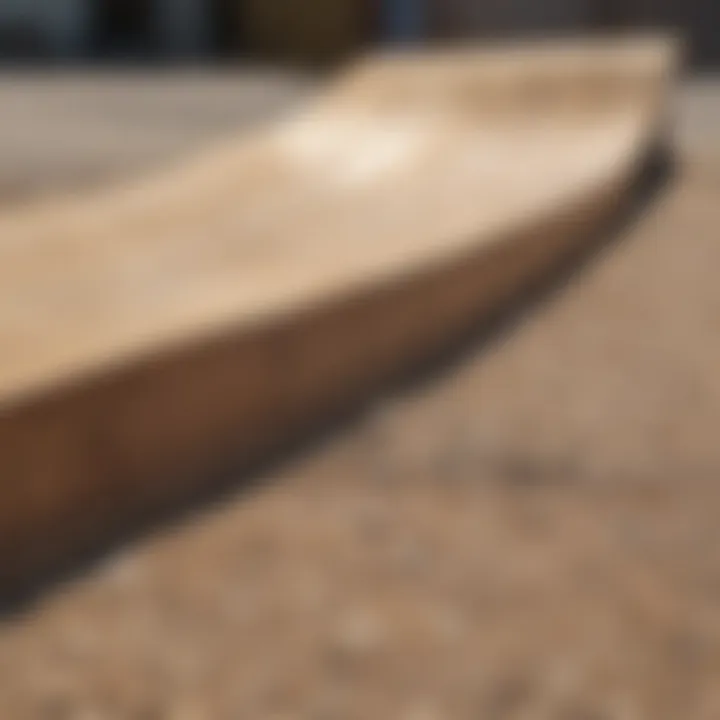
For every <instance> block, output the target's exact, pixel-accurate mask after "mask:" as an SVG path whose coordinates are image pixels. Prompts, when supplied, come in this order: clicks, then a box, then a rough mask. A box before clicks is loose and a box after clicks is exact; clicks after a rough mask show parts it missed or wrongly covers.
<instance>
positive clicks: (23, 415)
mask: <svg viewBox="0 0 720 720" xmlns="http://www.w3.org/2000/svg"><path fill="white" fill-rule="evenodd" d="M675 63H676V52H675V46H674V44H673V43H672V42H669V41H666V40H665V39H662V38H649V39H648V38H642V39H636V40H628V41H621V42H600V43H598V42H587V43H586V42H583V41H578V42H574V43H560V44H554V43H539V44H520V45H517V46H512V47H510V48H507V49H499V50H498V49H492V50H486V51H477V50H460V49H451V50H448V51H445V52H438V53H435V54H434V53H425V52H421V53H419V54H417V55H413V54H412V53H410V54H400V55H399V56H397V57H395V56H391V57H390V58H383V57H381V58H380V59H378V60H371V61H369V62H366V63H361V64H360V66H359V67H358V68H357V69H356V70H354V71H352V72H351V73H350V74H349V75H348V76H347V77H346V78H345V79H344V80H343V81H341V82H340V83H339V85H337V86H333V87H331V88H330V89H329V90H328V91H327V93H325V95H323V96H322V97H321V98H320V99H319V100H318V101H317V102H316V103H315V104H313V105H311V106H310V107H309V108H308V109H307V110H306V111H305V112H303V113H301V114H300V115H299V116H297V117H295V118H291V119H289V120H287V121H284V122H281V123H279V124H277V125H271V126H268V127H267V128H265V129H262V130H259V131H258V132H256V133H255V134H253V135H250V136H245V135H243V136H242V137H240V138H238V139H237V140H232V139H230V140H228V141H226V142H225V143H223V144H222V145H221V146H220V147H218V148H217V149H216V150H211V151H208V153H207V154H203V155H202V156H200V157H199V158H197V159H192V160H189V161H187V162H186V163H184V164H180V165H174V166H172V167H170V168H169V169H168V170H167V171H163V172H160V173H159V174H154V175H152V176H149V177H147V178H145V179H143V180H138V181H135V182H133V183H131V184H129V185H121V186H120V187H116V188H110V189H106V190H102V191H97V192H94V193H90V194H87V195H84V196H82V197H81V198H79V199H77V200H74V201H69V200H66V201H59V202H53V201H50V202H47V203H44V204H43V203H39V204H36V205H35V204H34V205H30V206H27V207H20V208H16V209H14V210H8V211H6V212H5V213H4V214H2V215H0V235H1V236H2V238H3V242H2V246H0V287H1V288H2V293H3V298H4V300H3V302H2V303H0V305H2V308H3V312H2V323H1V324H0V347H2V348H4V352H3V354H2V360H1V362H0V444H1V445H2V447H3V448H4V450H3V454H2V461H1V462H0V477H2V478H3V479H5V478H8V479H10V481H9V482H7V483H6V484H5V485H4V488H3V489H4V492H5V494H4V496H3V503H2V509H0V529H1V530H0V559H1V560H2V572H0V580H4V581H6V582H10V581H11V580H12V579H14V578H15V577H16V576H22V575H23V574H25V573H27V572H32V571H34V570H37V569H38V568H42V567H44V566H46V565H47V564H48V563H52V562H53V561H55V560H57V559H58V557H59V556H62V555H63V554H65V553H69V554H71V553H72V552H74V551H77V550H78V548H81V549H84V548H86V547H88V546H92V545H94V544H95V541H96V538H97V536H98V535H99V536H105V535H107V534H111V533H112V532H115V531H119V530H120V529H121V528H122V527H123V526H124V525H125V524H126V523H127V522H130V521H131V520H132V519H134V518H135V516H136V515H138V514H142V513H143V512H147V511H148V509H150V510H154V509H157V508H158V507H162V506H163V505H165V504H168V503H170V502H173V501H175V500H177V499H184V498H185V497H186V496H188V495H189V494H191V493H192V492H193V491H196V490H197V488H198V487H199V486H202V487H204V486H205V483H206V481H205V478H206V477H208V476H212V475H213V474H214V472H213V471H217V470H222V469H224V468H225V467H228V466H230V465H236V464H237V463H238V462H239V463H247V462H248V461H251V460H254V459H256V458H257V457H260V456H261V455H263V454H264V453H265V452H267V451H268V449H269V448H272V447H275V446H277V445H278V443H280V442H284V441H286V440H288V439H289V438H292V437H294V436H295V435H297V434H298V433H301V432H302V431H303V429H305V428H307V427H308V426H310V425H312V424H313V423H316V422H318V421H320V420H322V419H324V418H326V417H328V416H331V415H333V414H334V413H336V412H338V411H340V410H342V409H344V408H346V407H348V406H350V405H352V404H353V403H355V402H357V401H358V400H359V399H360V398H362V397H365V396H367V394H368V393H370V392H371V391H372V390H373V389H374V388H376V387H377V386H378V385H380V384H381V383H383V382H386V381H387V380H388V379H390V378H392V377H394V376H395V375H397V373H399V372H401V371H403V370H406V369H407V367H409V366H410V365H412V364H415V363H417V362H418V361H419V360H420V359H422V358H427V357H428V356H430V355H432V354H433V353H435V352H437V351H438V349H439V348H441V347H443V346H444V345H446V344H447V343H449V342H450V341H452V340H453V339H455V338H457V337H458V336H460V335H462V334H463V333H464V332H466V331H467V330H468V329H469V328H471V327H474V326H475V325H476V323H477V322H478V321H480V320H482V319H485V318H487V317H488V316H489V314H491V313H492V312H495V311H497V309H498V308H499V307H500V306H502V305H503V304H505V303H507V302H508V300H509V299H511V298H512V297H514V296H516V295H517V294H518V293H520V292H521V291H522V290H523V288H526V287H527V286H528V284H532V283H534V282H535V281H537V279H538V278H539V277H542V276H543V274H544V273H546V272H547V271H548V270H549V269H550V268H551V267H553V266H554V265H555V264H556V263H558V262H559V261H560V260H561V259H562V258H564V257H566V256H567V255H568V254H569V253H571V252H573V251H574V250H575V249H577V248H578V247H580V246H582V245H583V243H584V242H586V241H587V240H588V239H589V237H590V236H591V235H594V234H595V233H596V232H598V231H599V230H601V229H602V228H603V227H604V226H605V224H606V223H607V222H609V221H610V220H611V219H612V218H613V217H614V216H615V215H616V213H618V212H619V211H621V210H622V209H623V207H624V205H625V204H626V203H627V202H628V201H629V200H630V198H631V197H632V193H631V192H630V191H631V188H632V186H633V184H634V182H635V180H636V179H637V177H638V175H639V173H640V172H641V171H642V169H643V166H644V163H645V161H646V159H647V157H648V155H649V154H650V153H651V151H652V150H653V148H654V146H655V143H656V141H657V139H658V133H660V132H662V130H663V122H662V118H663V115H664V109H665V105H666V102H667V95H668V87H669V80H670V78H671V77H672V73H673V70H674V68H675ZM88 508H92V510H91V511H90V510H88Z"/></svg>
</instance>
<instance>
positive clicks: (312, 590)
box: [0, 83, 720, 720]
mask: <svg viewBox="0 0 720 720" xmlns="http://www.w3.org/2000/svg"><path fill="white" fill-rule="evenodd" d="M716 87H717V86H716ZM709 88H710V89H709ZM700 90H701V91H699V90H697V89H696V88H691V89H689V90H688V91H687V93H686V94H687V97H686V98H685V99H684V101H683V106H682V108H683V115H682V121H681V126H682V127H683V128H684V130H683V135H682V138H681V141H682V143H681V144H682V146H683V148H684V154H683V162H682V164H681V167H680V168H679V170H678V174H677V176H676V177H675V179H674V180H673V181H672V182H671V183H670V184H669V185H668V186H667V187H666V189H665V190H664V192H663V193H662V194H661V195H660V196H658V197H657V198H656V200H655V202H654V203H653V205H652V206H651V207H649V208H648V209H647V211H646V212H645V213H644V214H643V216H642V217H640V218H639V219H638V220H637V221H636V222H635V223H634V224H633V225H632V226H631V227H629V228H627V229H626V230H625V231H624V232H623V234H622V237H621V238H620V239H619V241H618V242H616V243H614V244H612V245H608V246H607V248H606V250H605V251H604V252H603V253H602V254H601V255H600V256H599V257H598V258H596V259H595V261H594V262H593V263H591V264H590V265H588V266H587V267H585V268H584V269H583V270H582V272H580V273H579V274H578V275H576V276H575V277H574V279H573V280H572V281H571V282H570V283H569V284H568V285H566V286H563V287H559V288H557V289H556V291H555V292H554V293H553V294H551V295H550V296H549V297H547V298H545V300H544V301H543V302H542V303H539V304H536V305H534V306H533V307H532V308H531V309H530V310H529V311H528V312H527V313H526V314H525V315H523V317H522V318H520V319H519V320H518V321H517V322H516V323H515V324H514V325H513V326H511V327H507V328H506V329H505V330H504V331H503V332H502V333H500V334H498V335H496V336H494V338H493V339H492V340H491V341H490V342H488V341H487V340H485V341H483V342H478V343H476V344H475V345H474V346H472V347H470V348H468V349H466V351H465V352H464V353H462V354H459V355H457V356H456V357H455V358H454V361H453V362H452V363H450V364H448V365H447V366H445V367H444V368H443V370H442V372H440V373H438V374H435V375H434V376H433V377H432V378H429V379H426V380H425V381H423V382H418V383H415V384H412V385H411V386H410V387H408V388H406V389H405V390H404V391H403V392H398V393H396V394H395V395H394V396H393V397H386V398H385V399H384V400H382V401H378V402H377V403H376V404H375V405H374V406H373V407H372V408H370V409H369V410H368V411H367V412H366V413H365V414H364V415H363V417H362V418H360V419H357V420H356V421H355V422H354V423H352V424H350V426H348V427H345V428H342V429H338V430H336V431H335V432H333V433H330V435H329V436H327V437H326V439H325V440H324V441H323V442H321V443H319V444H316V445H314V446H312V447H309V448H307V449H306V451H305V452H303V453H302V454H301V455H298V456H295V457H294V458H293V459H291V460H290V461H288V462H286V463H284V464H282V465H281V466H276V467H274V468H273V469H272V470H270V471H269V472H268V474H267V477H265V478H263V482H262V483H259V484H257V485H255V486H254V487H253V488H252V489H247V488H246V489H245V490H238V491H237V494H236V495H235V496H233V497H231V498H230V499H229V500H228V501H226V502H225V503H224V504H222V505H221V506H215V507H209V508H205V509H203V510H202V511H199V512H198V513H197V514H195V515H194V516H192V517H191V518H190V519H187V520H185V521H183V522H182V523H181V524H180V525H179V526H178V527H177V528H175V529H174V530H166V531H164V532H162V533H160V534H159V535H157V536H156V537H152V538H146V539H143V540H139V541H138V542H137V543H136V544H135V545H134V546H132V547H128V548H126V549H124V550H123V551H119V552H118V553H117V554H115V555H114V556H113V557H111V558H108V559H107V560H105V561H104V562H103V563H101V564H100V565H99V566H98V567H97V568H95V569H94V570H92V571H89V572H88V573H87V574H85V575H84V576H83V577H80V578H78V579H76V580H75V581H74V582H72V583H70V584H68V585H67V586H66V587H65V588H63V589H60V588H55V589H52V590H49V591H48V592H47V593H46V594H45V595H43V596H42V597H41V599H40V601H39V602H38V603H37V604H36V605H34V606H33V607H32V608H28V609H27V610H26V613H25V615H24V616H23V617H22V618H20V619H18V618H17V617H14V618H7V619H6V620H5V621H4V623H3V625H2V626H1V627H0V706H1V707H2V708H3V715H4V716H7V717H9V718H33V719H34V718H81V719H82V720H85V719H86V718H87V719H89V718H108V719H114V718H138V719H143V720H149V719H151V718H152V719H154V718H172V719H173V720H175V719H176V718H177V719H181V720H196V719H197V720H201V719H205V718H208V719H213V720H214V719H215V718H220V719H222V718H277V719H280V718H283V719H285V718H288V719H289V718H313V719H315V718H317V719H318V720H320V719H330V718H342V719H345V718H347V719H348V720H351V719H353V718H363V719H365V718H400V719H401V720H404V719H405V718H407V720H433V719H435V718H438V719H443V718H473V719H477V718H489V719H492V718H525V719H526V718H532V719H535V718H537V719H538V720H541V719H542V718H559V719H563V720H565V719H567V720H571V719H572V720H589V719H593V720H595V719H597V720H602V719H605V718H607V719H608V720H616V719H617V720H635V719H636V718H637V719H643V718H648V719H650V718H652V719H653V720H655V719H658V718H667V719H668V720H671V719H673V720H674V719H676V718H707V719H708V720H712V719H714V718H717V717H720V683H718V678H720V524H718V522H717V513H718V508H719V507H720V443H719V442H718V435H719V434H720V374H719V373H718V371H717V368H718V366H720V340H719V339H718V338H719V335H718V328H719V327H720V325H719V324H720V286H718V283H717V268H718V267H719V266H720V242H718V241H719V240H720V235H719V233H720V230H719V229H718V228H720V203H719V200H720V163H718V162H716V161H715V160H713V156H714V157H718V154H717V150H718V147H719V146H718V142H717V140H718V136H717V134H716V133H715V132H714V131H713V124H712V117H713V115H712V113H715V115H714V117H718V116H717V110H718V107H720V99H718V98H720V93H719V92H718V90H717V89H715V90H712V89H711V86H710V85H709V84H707V83H706V84H704V85H703V86H702V88H701V89H700ZM708 117H709V118H710V120H709V119H708ZM714 127H720V125H715V126H714ZM697 128H701V129H702V130H699V129H697ZM713 148H714V149H713Z"/></svg>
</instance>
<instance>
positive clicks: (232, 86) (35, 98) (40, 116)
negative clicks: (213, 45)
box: [0, 68, 313, 202]
mask: <svg viewBox="0 0 720 720" xmlns="http://www.w3.org/2000/svg"><path fill="white" fill-rule="evenodd" d="M312 85H313V83H312V81H311V79H310V78H308V77H307V76H304V75H301V74H299V73H298V74H293V73H290V72H278V71H273V70H266V69H262V68H258V69H246V70H238V71H231V70H227V71H217V70H216V71H211V70H203V69H196V70H184V71H183V70H171V69H169V70H166V71H158V70H154V71H149V70H142V69H138V70H136V71H131V70H126V71H118V70H115V71H113V70H102V69H98V70H95V71H92V70H88V71H84V72H81V71H70V70H58V71H55V72H45V73H43V72H33V71H25V72H20V71H15V72H12V71H9V70H7V69H5V70H3V71H1V72H0V107H2V109H3V110H2V126H1V129H0V158H2V163H0V202H5V201H8V200H11V201H16V200H17V199H18V198H19V197H20V196H23V195H25V196H27V195H29V194H33V195H35V196H37V194H38V193H41V192H58V191H67V190H68V189H72V188H74V187H78V186H83V185H84V186H87V185H90V184H95V183H97V182H99V181H103V180H109V179H111V178H121V177H124V176H127V175H129V174H135V173H142V172H143V171H145V170H147V169H148V168H150V167H152V166H155V165H162V164H163V163H165V162H168V160H170V159H172V158H173V157H177V156H179V155H182V154H185V153H190V152H193V151H194V150H197V149H199V148H201V147H203V146H204V145H205V143H207V142H209V141H212V140H213V139H214V138H217V137H222V136H223V135H225V134H231V133H234V132H236V131H237V129H238V128H243V127H245V128H249V127H252V126H253V125H255V124H257V123H258V122H260V121H264V120H267V119H268V118H271V117H276V116H278V115H282V114H283V113H284V112H288V111H290V110H291V109H292V108H294V107H295V106H296V104H297V103H298V101H299V100H301V99H303V98H304V97H305V96H306V94H307V93H308V91H309V90H310V88H311V87H312Z"/></svg>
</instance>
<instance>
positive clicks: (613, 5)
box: [0, 0, 720, 65]
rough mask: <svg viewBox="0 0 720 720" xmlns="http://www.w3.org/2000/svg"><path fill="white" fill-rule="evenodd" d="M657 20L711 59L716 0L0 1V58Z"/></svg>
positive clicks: (295, 44)
mask: <svg viewBox="0 0 720 720" xmlns="http://www.w3.org/2000/svg"><path fill="white" fill-rule="evenodd" d="M658 26H660V27H672V28H677V29H680V30H681V31H683V32H684V33H685V34H686V36H687V37H688V39H689V40H690V45H691V47H692V59H693V60H694V61H695V62H696V63H697V64H705V65H707V64H717V63H719V62H720V38H719V36H718V27H720V4H718V2H717V0H686V1H685V2H680V1H679V0H544V1H543V2H538V1H537V0H502V1H500V0H53V2H47V0H4V2H2V3H0V56H2V55H5V56H8V55H11V56H26V57H28V56H45V57H48V56H50V57H65V58H82V57H84V58H93V59H107V58H123V59H128V58H135V59H138V58H139V59H149V58H156V59H157V58H166V59H167V58H173V57H175V58H188V57H191V58H197V57H204V58H218V57H227V56H238V55H240V56H245V55H257V56H263V57H268V56H269V57H272V58H276V59H288V58H290V59H294V60H297V59H302V60H326V59H328V58H335V57H337V56H342V55H344V54H346V53H347V52H350V51H352V50H354V49H357V48H358V47H360V46H363V45H366V44H369V43H374V42H378V41H381V40H393V39H394V40H433V39H435V38H463V37H490V36H492V37H494V36H498V35H515V36H516V35H526V34H535V33H554V32H563V33H564V32H584V33H587V32H592V31H603V30H605V29H608V28H623V27H625V28H633V29H638V28H644V27H658Z"/></svg>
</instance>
